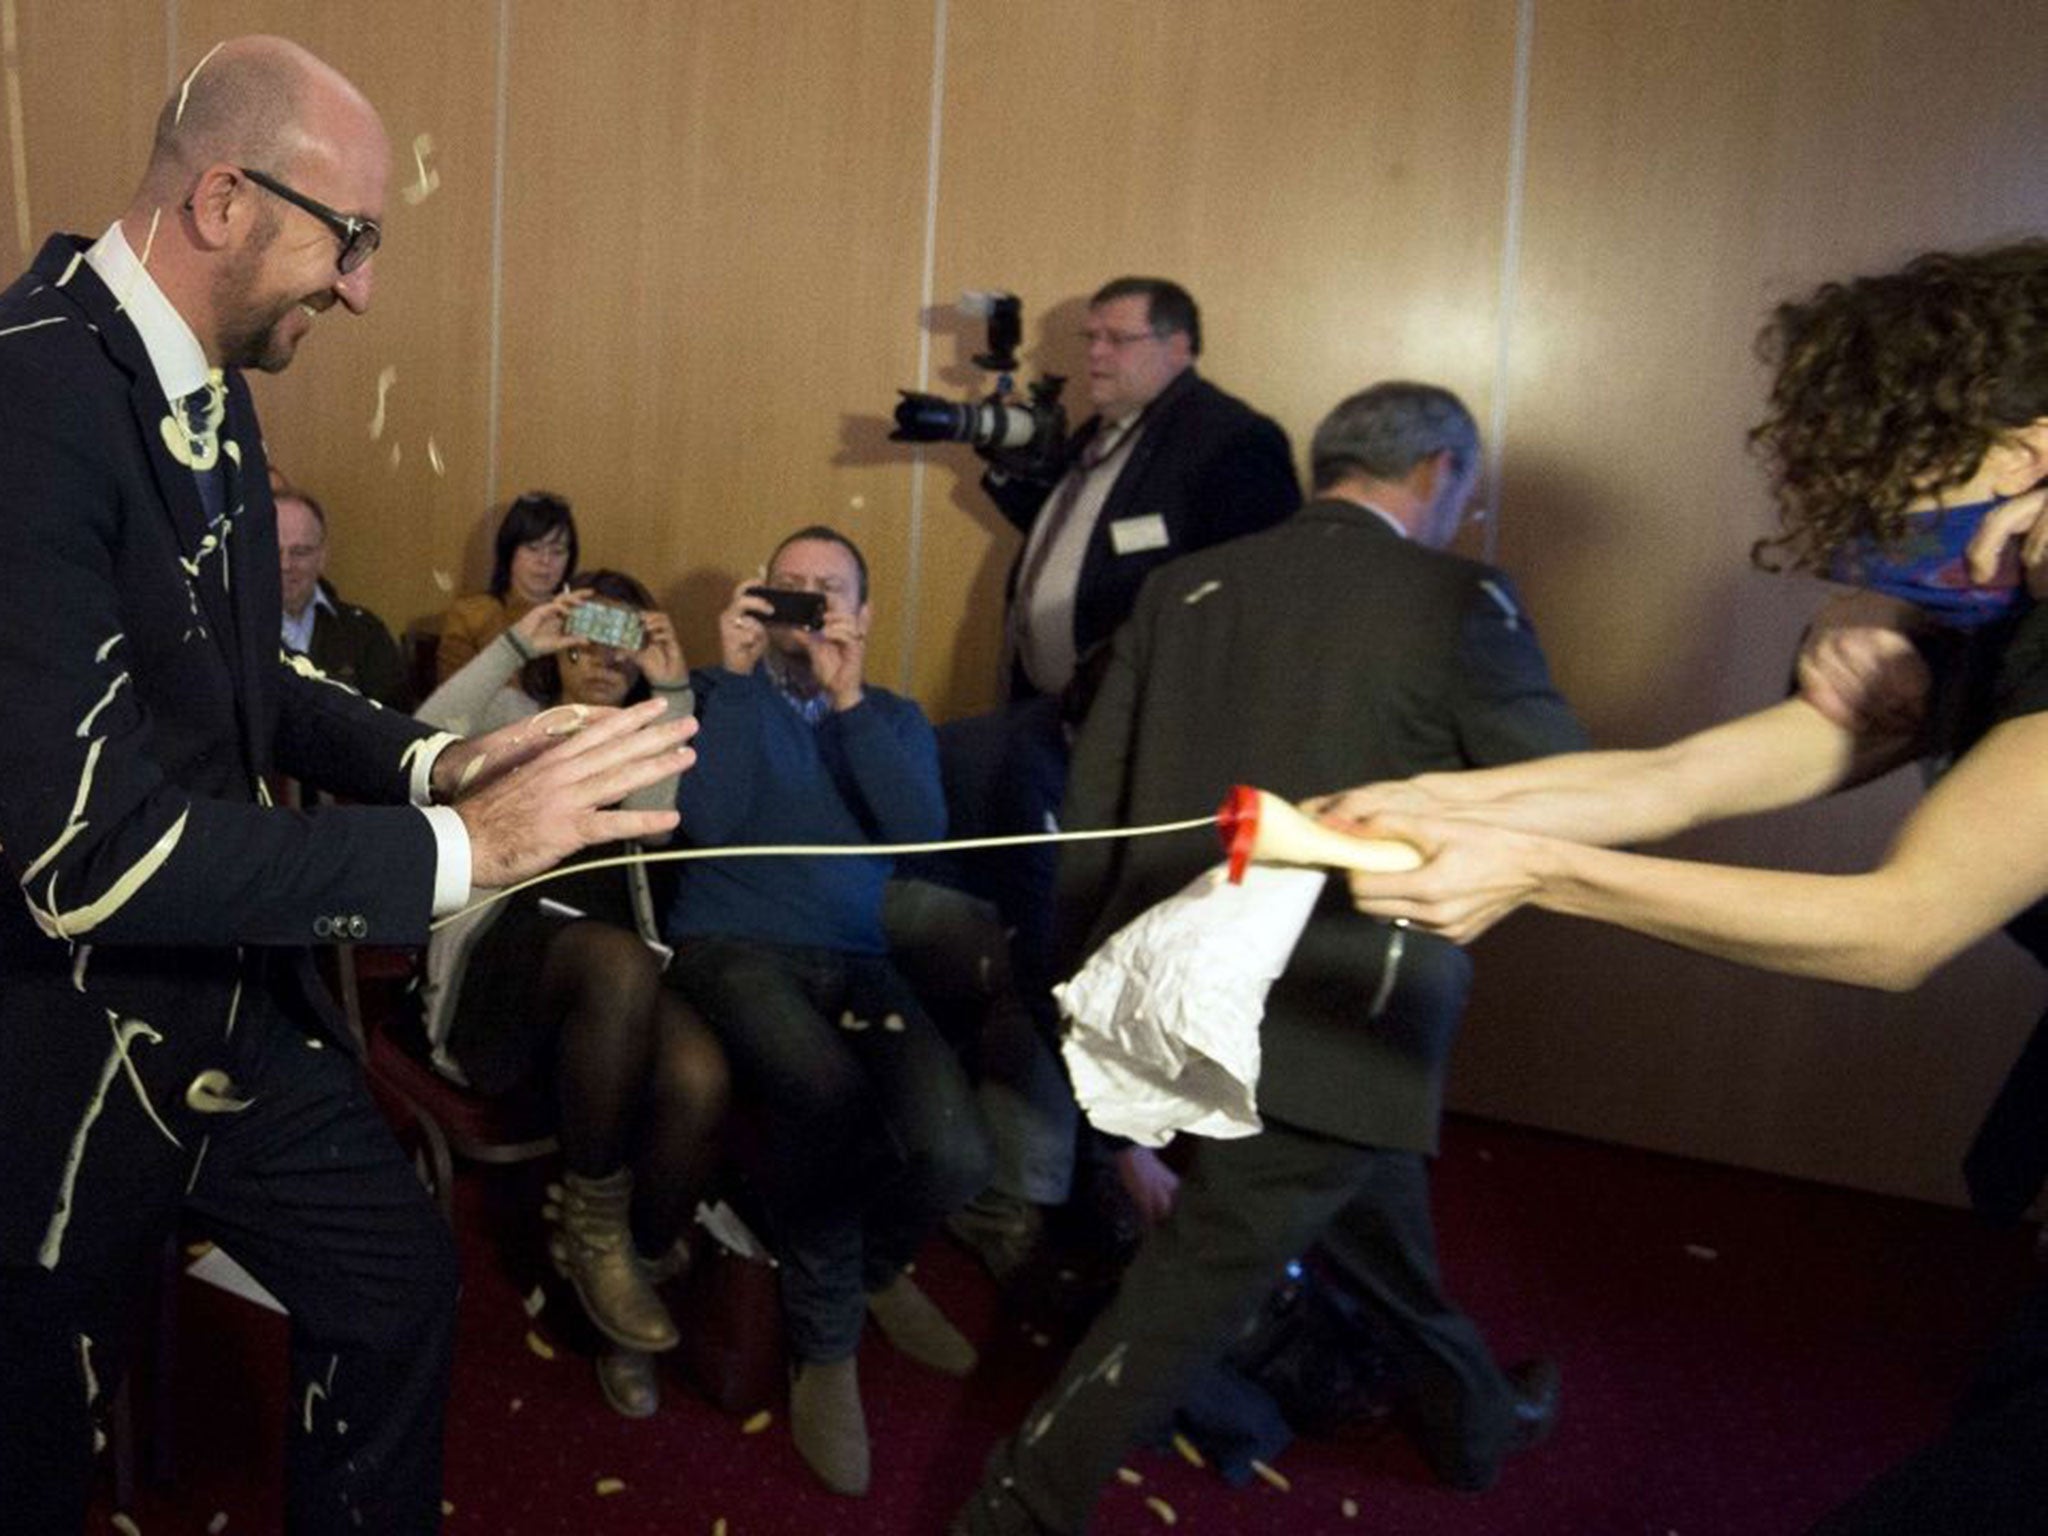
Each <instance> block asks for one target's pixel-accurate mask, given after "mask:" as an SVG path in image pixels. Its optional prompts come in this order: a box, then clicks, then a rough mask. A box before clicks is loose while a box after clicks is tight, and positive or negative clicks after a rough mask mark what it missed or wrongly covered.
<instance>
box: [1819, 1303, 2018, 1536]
mask: <svg viewBox="0 0 2048 1536" xmlns="http://www.w3.org/2000/svg"><path fill="white" fill-rule="evenodd" d="M1939 1531H1957V1532H1962V1531H1967V1532H1969V1533H1970V1536H2042V1533H2044V1532H2048V1285H2044V1286H2039V1287H2037V1288H2036V1289H2035V1290H2034V1291H2033V1292H2032V1294H2030V1295H2029V1296H2028V1297H2027V1299H2026V1301H2025V1303H2024V1304H2022V1306H2021V1307H2020V1310H2019V1312H2018V1313H2017V1314H2016V1315H2015V1316H2014V1317H2013V1319H2012V1320H2011V1321H2010V1322H2009V1323H2008V1324H2007V1325H2006V1327H2005V1329H2004V1331H2003V1332H2001V1333H2000V1334H1999V1336H1998V1338H1997V1339H1996V1340H1995V1341H1994V1342H1993V1344H1992V1346H1991V1350H1990V1353H1989V1354H1988V1355H1987V1356H1986V1358H1985V1361H1984V1365H1983V1367H1982V1368H1981V1369H1980V1370H1979V1371H1978V1372H1977V1376H1976V1379H1975V1380H1974V1381H1972V1382H1971V1384H1970V1390H1969V1391H1968V1392H1967V1393H1966V1394H1965V1395H1964V1397H1963V1400H1962V1402H1961V1403H1960V1404H1958V1405H1957V1408H1956V1417H1955V1422H1954V1423H1953V1424H1951V1425H1950V1426H1949V1430H1948V1432H1947V1433H1946V1434H1945V1435H1943V1436H1942V1437H1941V1438H1940V1439H1939V1440H1937V1441H1935V1442H1934V1444H1932V1445H1930V1446H1928V1447H1927V1448H1926V1449H1925V1450H1922V1451H1919V1452H1916V1453H1915V1454H1914V1455H1912V1456H1909V1457H1907V1458H1906V1460H1904V1461H1902V1462H1900V1463H1899V1464H1898V1465H1897V1466H1896V1467H1893V1468H1892V1469H1891V1470H1890V1471H1889V1472H1887V1473H1885V1474H1884V1475H1883V1476H1882V1477H1880V1478H1879V1479H1878V1480H1877V1481H1876V1482H1874V1483H1872V1484H1871V1485H1870V1486H1869V1487H1868V1488H1866V1489H1864V1490H1863V1492H1862V1493H1860V1494H1858V1495H1857V1496H1856V1497H1855V1498H1854V1499H1852V1500H1850V1501H1849V1502H1848V1503H1847V1504H1845V1505H1843V1506H1842V1507H1841V1508H1840V1509H1838V1510H1836V1511H1835V1512H1834V1513H1833V1514H1831V1515H1829V1516H1828V1517H1827V1518H1826V1519H1824V1520H1822V1521H1821V1522H1820V1524H1818V1525H1816V1526H1815V1527H1814V1528H1813V1532H1812V1536H1928V1533H1930V1532H1939Z"/></svg>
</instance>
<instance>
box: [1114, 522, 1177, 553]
mask: <svg viewBox="0 0 2048 1536" xmlns="http://www.w3.org/2000/svg"><path fill="white" fill-rule="evenodd" d="M1172 542H1173V541H1172V540H1171V539H1169V538H1168V537H1167V536H1166V519H1165V518H1163V517H1161V516H1160V515H1159V514H1158V513H1157V512H1147V513H1146V514H1145V515H1144V516H1143V517H1120V518H1118V519H1117V520H1116V521H1115V522H1113V523H1111V524H1110V525H1109V547H1110V548H1111V549H1113V550H1115V551H1116V552H1117V553H1118V554H1120V555H1137V554H1143V553H1144V552H1145V551H1146V550H1148V549H1164V548H1166V546H1167V545H1169V544H1171V543H1172Z"/></svg>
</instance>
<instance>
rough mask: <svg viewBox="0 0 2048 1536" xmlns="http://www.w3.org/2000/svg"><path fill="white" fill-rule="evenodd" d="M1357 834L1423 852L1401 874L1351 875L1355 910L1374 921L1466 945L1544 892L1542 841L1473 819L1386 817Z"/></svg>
mask: <svg viewBox="0 0 2048 1536" xmlns="http://www.w3.org/2000/svg"><path fill="white" fill-rule="evenodd" d="M1354 830H1356V831H1358V832H1361V833H1363V834H1364V835H1366V836H1368V837H1392V838H1398V839H1400V840H1401V841H1402V842H1404V843H1408V844H1410V845H1411V846H1413V847H1414V848H1416V849H1417V850H1419V851H1420V852H1421V854H1422V865H1421V867H1420V868H1418V869H1412V870H1408V871H1405V872H1403V873H1400V874H1387V875H1380V874H1363V873H1359V872H1353V873H1352V874H1351V875H1350V877H1349V879H1350V883H1351V904H1352V905H1353V906H1355V907H1357V908H1358V910H1359V911H1361V912H1363V913H1366V914H1367V915H1368V916H1371V917H1378V918H1386V919H1389V920H1391V921H1394V922H1400V923H1409V924H1412V925H1413V926H1415V927H1417V928H1422V929H1426V930H1428V931H1429V932H1431V933H1436V934H1441V935H1442V936H1443V937H1445V938H1447V939H1450V940H1451V941H1453V942H1454V943H1458V944H1469V943H1471V942H1472V940H1474V939H1476V938H1478V937H1479V935H1481V934H1482V933H1484V932H1486V930H1487V929H1489V928H1491V927H1492V926H1493V925H1494V924H1495V923H1497V922H1499V921H1500V920H1501V919H1502V918H1504V917H1506V916H1507V915H1508V914H1509V913H1510V912H1513V911H1514V910H1515V909H1516V908H1517V907H1519V906H1522V905H1523V904H1524V903H1526V902H1527V901H1529V900H1530V899H1531V898H1532V897H1534V896H1535V895H1536V894H1537V892H1538V891H1539V890H1540V889H1541V888H1542V884H1543V880H1542V868H1543V864H1544V859H1543V853H1544V850H1545V848H1546V847H1548V846H1550V845H1549V844H1548V843H1547V841H1546V840H1545V839H1543V838H1538V837H1531V836H1529V835H1528V834H1526V833H1522V832H1508V831H1505V830H1503V829H1501V828H1499V827H1489V826H1486V825H1483V824H1482V823H1479V822H1473V821H1450V820H1443V819H1425V818H1422V817H1416V816H1404V815H1398V814H1392V813H1388V814H1383V815H1377V816H1374V817H1372V818H1371V819H1370V820H1369V821H1367V822H1365V823H1363V824H1362V825H1359V826H1357V827H1356V828H1355V829H1354Z"/></svg>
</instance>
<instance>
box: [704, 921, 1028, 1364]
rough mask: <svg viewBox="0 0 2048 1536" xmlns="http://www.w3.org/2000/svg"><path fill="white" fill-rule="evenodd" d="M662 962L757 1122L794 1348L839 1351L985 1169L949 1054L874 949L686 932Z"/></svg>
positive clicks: (811, 1355)
mask: <svg viewBox="0 0 2048 1536" xmlns="http://www.w3.org/2000/svg"><path fill="white" fill-rule="evenodd" d="M669 975H670V977H671V979H672V981H673V983H674V985H675V986H676V987H677V988H678V989H679V990H680V991H681V992H682V993H683V995H684V996H685V997H686V998H688V999H689V1000H690V1002H691V1003H693V1004H694V1005H695V1006H696V1008H697V1010H698V1011H699V1012H700V1013H702V1014H703V1015H704V1017H705V1018H706V1019H707V1020H709V1021H710V1023H711V1026H712V1028H713V1029H715V1030H717V1031H718V1035H719V1038H720V1039H721V1040H722V1041H723V1042H724V1045H725V1049H726V1055H727V1056H728V1058H729V1059H730V1060H731V1063H732V1070H733V1075H734V1077H735V1079H736V1081H737V1083H738V1086H739V1089H740V1095H741V1098H742V1100H743V1101H744V1102H746V1103H747V1104H748V1106H749V1109H750V1111H751V1112H752V1113H754V1114H757V1115H759V1116H761V1117H762V1118H763V1119H765V1121H766V1128H767V1137H766V1143H767V1168H766V1170H765V1179H766V1188H765V1190H764V1194H765V1196H766V1198H767V1203H768V1214H769V1219H770V1222H771V1224H772V1226H773V1228H774V1241H775V1246H776V1249H777V1254H778V1257H779V1258H780V1259H781V1262H782V1270H781V1276H782V1306H783V1318H784V1326H785V1328H786V1329H787V1331H788V1335H789V1345H790V1352H791V1354H792V1355H793V1356H794V1357H795V1358H796V1359H798V1360H803V1361H831V1360H843V1359H845V1358H846V1357H847V1356H849V1355H851V1354H852V1353H853V1352H854V1351H855V1349H856V1348H858V1347H859V1344H860V1330H861V1320H862V1317H863V1315H864V1313H865V1311H866V1294H867V1292H869V1291H872V1290H878V1289H880V1288H881V1287H882V1286H884V1285H887V1284H888V1283H889V1282H890V1281H891V1280H893V1279H895V1277H896V1276H897V1275H898V1274H900V1273H901V1272H902V1269H903V1266H904V1265H905V1264H907V1263H909V1261H910V1258H911V1256H912V1255H913V1254H914V1253H915V1252H916V1251H917V1248H918V1245H919V1244H920V1243H922V1242H923V1241H924V1239H925V1238H926V1237H927V1236H929V1235H930V1233H931V1231H932V1230H933V1228H934V1227H935V1226H936V1225H937V1224H938V1222H939V1219H940V1218H941V1217H943V1216H944V1215H945V1214H946V1213H947V1212H949V1211H952V1210H955V1209H957V1208H958V1207H959V1206H961V1205H964V1204H965V1203H966V1202H967V1201H968V1200H970V1199H972V1198H973V1197H974V1196H975V1195H976V1194H978V1193H979V1192H980V1190H981V1188H982V1186H983V1185H984V1184H985V1183H986V1182H987V1179H988V1141H987V1137H986V1135H985V1134H984V1132H983V1130H982V1126H981V1122H980V1119H979V1117H978V1116H977V1115H976V1113H975V1109H974V1096H973V1092H972V1090H971V1089H970V1088H969V1087H968V1084H967V1078H966V1075H965V1074H964V1073H963V1072H962V1071H961V1069H960V1062H959V1059H958V1058H957V1057H956V1056H955V1055H954V1054H953V1051H952V1048H951V1047H949V1046H948V1045H947V1044H946V1042H945V1040H944V1039H943V1038H942V1037H941V1036H940V1034H939V1032H938V1029H937V1027H936V1026H935V1025H933V1023H932V1022H931V1020H930V1018H929V1017H927V1015H926V1014H925V1012H924V1010H923V1009H922V1008H921V1007H920V1006H919V1005H918V1002H917V999H916V997H915V996H914V995H913V994H912V992H911V990H910V987H909V985H908V984H907V983H906V982H905V981H904V980H903V978H902V977H901V976H899V975H898V974H897V973H896V971H895V969H894V967H892V966H891V965H890V964H889V962H888V961H887V960H886V959H884V958H882V957H881V956H879V955H854V954H846V953H843V952H841V951H837V950H828V949H804V948H797V947H794V946H788V945H780V944H759V943H753V942H750V941H747V940H744V939H729V938H694V939H693V938H685V939H682V940H679V941H678V942H677V944H676V958H675V963H674V965H673V966H672V967H671V968H670V971H669Z"/></svg>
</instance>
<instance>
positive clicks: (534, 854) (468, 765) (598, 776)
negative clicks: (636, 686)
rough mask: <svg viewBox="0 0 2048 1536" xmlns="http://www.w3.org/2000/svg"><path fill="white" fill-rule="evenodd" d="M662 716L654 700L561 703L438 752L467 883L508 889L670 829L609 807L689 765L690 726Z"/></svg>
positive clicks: (664, 817)
mask: <svg viewBox="0 0 2048 1536" xmlns="http://www.w3.org/2000/svg"><path fill="white" fill-rule="evenodd" d="M665 712H666V711H665V706H664V705H663V703H662V701H661V700H660V699H649V700H647V701H646V702H645V703H642V704H635V705H634V706H633V707H632V708H630V709H599V708H591V707H587V706H583V705H563V706H559V707H557V708H555V709H549V710H543V711H542V712H541V713H540V714H538V715H535V716H534V717H533V718H532V719H530V720H522V721H519V722H517V723H516V724H513V725H509V726H506V727H504V728H503V729H501V730H496V731H492V732H491V733H490V734H489V735H486V736H478V737H474V738H472V739H470V740H467V741H460V742H455V743H453V744H451V745H450V746H448V747H446V748H445V749H443V751H442V753H441V755H440V757H439V758H438V759H437V760H436V761H435V763H434V781H435V789H436V791H437V792H438V793H440V794H441V795H442V796H443V797H444V798H447V799H452V800H453V801H454V803H455V809H456V810H457V811H458V812H459V813H460V814H461V816H462V820H463V824H464V826H466V827H467V828H468V829H469V844H470V882H471V883H472V884H473V885H477V886H492V887H497V886H506V885H512V884H515V883H516V882H518V881H520V880H524V879H526V878H528V877H529V876H532V875H537V874H540V873H541V872H542V871H543V870H547V869H552V868H553V867H554V866H555V865H556V864H558V863H560V862H561V861H562V860H563V859H565V858H567V857H568V856H569V855H570V854H572V853H575V852H577V851H578V850H579V849H582V848H588V847H590V846H591V845H592V844H594V843H609V842H615V841H617V840H619V839H621V838H649V837H659V836H661V835H662V834H664V833H667V832H670V831H673V830H674V828H675V825H676V821H677V817H676V813H675V812H674V811H672V810H661V811H629V810H618V809H611V807H615V806H617V804H618V802H619V801H621V800H623V799H624V798H625V797H626V796H627V795H630V794H631V793H632V792H633V791H634V790H636V789H642V788H645V787H646V786H647V785H649V784H652V783H654V782H655V781H656V780H658V779H662V778H666V777H667V776H668V775H670V774H674V773H681V772H684V771H686V770H687V769H688V768H689V766H690V765H691V764H692V763H694V762H695V761H696V760H697V754H696V753H695V751H693V750H692V749H691V748H690V747H689V746H687V745H685V743H687V742H688V741H689V739H690V738H691V737H692V736H694V735H696V733H697V722H696V721H695V720H691V719H683V720H664V718H663V716H664V714H665ZM451 758H452V759H454V761H452V762H451V761H450V759H451ZM444 780H445V782H444Z"/></svg>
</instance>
